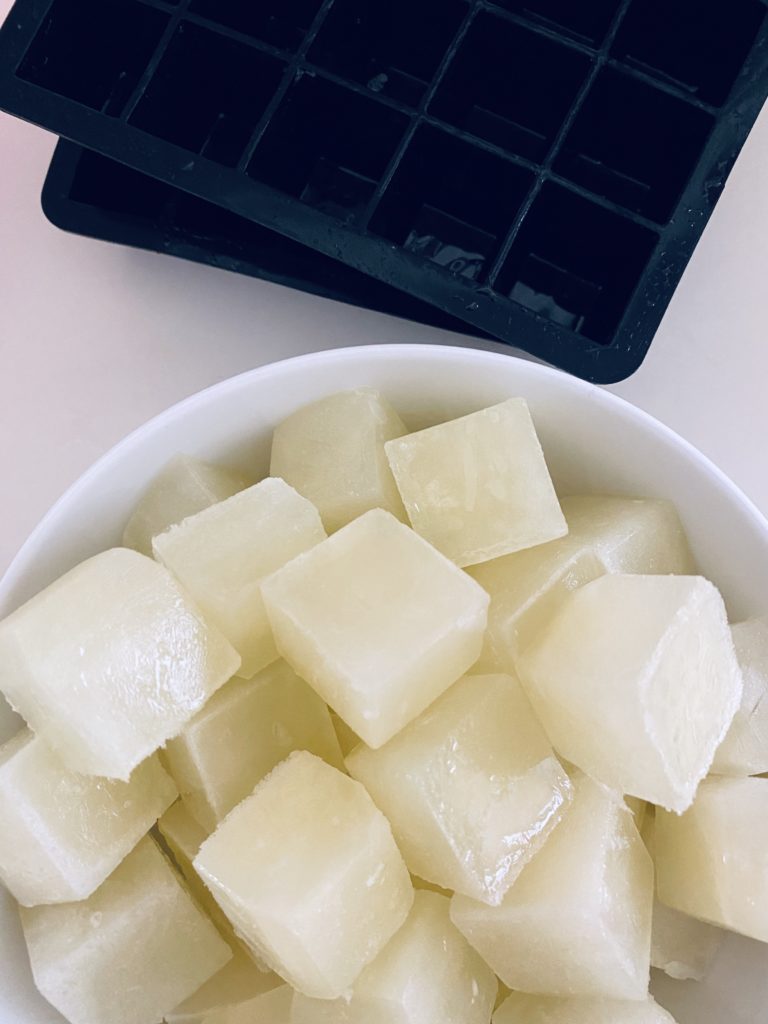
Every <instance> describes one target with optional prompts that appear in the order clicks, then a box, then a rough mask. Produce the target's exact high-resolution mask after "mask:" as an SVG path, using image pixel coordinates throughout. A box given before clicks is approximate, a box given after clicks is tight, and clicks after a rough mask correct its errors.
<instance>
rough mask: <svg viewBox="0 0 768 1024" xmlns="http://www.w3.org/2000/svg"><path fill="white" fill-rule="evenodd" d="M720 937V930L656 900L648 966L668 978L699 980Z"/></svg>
mask: <svg viewBox="0 0 768 1024" xmlns="http://www.w3.org/2000/svg"><path fill="white" fill-rule="evenodd" d="M724 938H725V932H724V931H722V929H720V928H715V927H714V926H713V925H711V924H706V923H705V922H704V921H697V920H696V919H695V918H693V917H690V916H689V915H688V914H682V913H681V912H680V911H679V910H674V909H673V908H672V907H667V906H665V905H664V904H663V903H661V902H660V901H659V900H656V901H655V902H654V904H653V927H652V929H651V967H656V968H658V970H660V971H664V973H665V974H668V975H669V977H670V978H675V979H676V980H677V981H684V980H686V979H692V980H694V981H701V980H702V979H703V978H704V976H705V975H706V973H707V971H708V970H709V967H710V965H711V963H712V961H713V960H714V958H715V954H716V953H717V951H718V949H719V948H720V946H721V944H722V942H723V939H724Z"/></svg>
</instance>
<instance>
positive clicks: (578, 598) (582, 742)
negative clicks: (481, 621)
mask: <svg viewBox="0 0 768 1024" xmlns="http://www.w3.org/2000/svg"><path fill="white" fill-rule="evenodd" d="M519 670H520V679H521V681H522V683H523V685H524V686H525V689H526V691H527V693H528V696H529V697H530V699H531V703H532V704H533V706H534V710H535V711H536V712H537V713H538V716H539V718H540V719H541V722H542V724H543V726H544V728H545V729H546V730H547V733H548V735H549V737H550V739H551V740H552V743H553V745H554V747H555V749H556V750H557V751H558V753H559V754H561V755H562V756H563V757H565V758H567V759H568V760H569V761H572V762H573V763H574V764H576V765H578V767H579V768H581V769H582V770H584V771H586V772H589V773H590V774H591V775H593V776H594V777H595V778H598V779H600V780H601V781H602V782H604V783H606V784H607V785H610V786H612V787H613V788H615V789H617V790H618V791H619V792H622V793H627V794H629V795H631V796H636V797H641V798H642V799H644V800H648V801H649V802H651V803H655V804H659V805H661V806H663V807H666V808H669V809H670V810H675V811H684V810H685V809H686V807H689V806H690V804H691V802H692V801H693V798H694V796H695V793H696V787H697V786H698V784H699V782H700V781H701V779H702V778H703V777H704V776H705V775H706V774H707V771H708V770H709V767H710V765H711V764H712V759H713V757H714V754H715V750H716V749H717V746H718V744H719V743H720V742H721V741H722V739H723V737H724V736H725V733H726V731H727V730H728V727H729V726H730V724H731V721H732V719H733V716H734V714H735V712H736V709H737V708H738V706H739V702H740V700H741V688H742V684H741V671H740V669H739V666H738V663H737V661H736V656H735V653H734V649H733V643H732V640H731V634H730V630H729V629H728V623H727V619H726V614H725V607H724V605H723V601H722V598H721V597H720V594H719V593H718V591H717V590H716V588H715V587H714V586H713V585H712V584H711V583H709V582H707V581H706V580H704V579H703V578H701V577H698V576H630V575H621V574H618V575H609V576H602V577H600V578H599V579H597V580H594V581H593V582H592V583H588V584H587V585H586V586H584V587H581V588H580V589H579V590H576V591H574V592H573V593H572V594H570V595H569V596H568V598H567V599H566V600H565V601H564V602H563V604H562V606H561V608H560V609H559V611H558V612H557V613H556V614H555V616H554V618H553V619H552V620H551V622H550V623H549V624H548V626H547V628H546V629H545V630H544V631H543V633H542V634H541V635H540V636H539V637H538V638H537V639H536V640H535V641H534V642H533V643H532V644H531V646H530V647H528V649H527V650H526V651H525V653H524V654H523V655H522V657H521V658H520V659H519Z"/></svg>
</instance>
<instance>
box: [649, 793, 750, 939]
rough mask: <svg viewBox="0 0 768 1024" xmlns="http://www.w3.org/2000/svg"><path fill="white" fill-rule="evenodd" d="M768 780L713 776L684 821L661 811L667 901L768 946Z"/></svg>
mask: <svg viewBox="0 0 768 1024" xmlns="http://www.w3.org/2000/svg"><path fill="white" fill-rule="evenodd" d="M766 822H768V779H725V778H715V777H712V778H709V779H706V780H705V781H704V782H702V784H701V786H700V787H699V792H698V793H697V795H696V800H695V802H694V804H693V806H692V807H691V808H690V809H689V810H688V811H686V813H685V814H683V815H682V816H680V817H678V816H677V815H674V814H668V813H665V812H663V811H658V812H657V814H656V829H655V834H654V843H655V850H654V856H655V861H656V886H657V890H658V895H659V899H660V900H661V901H662V903H666V904H667V905H668V906H670V907H674V908H675V909H676V910H680V911H682V913H684V914H690V915H691V917H696V918H699V919H700V920H702V921H707V922H709V923H710V924H715V925H719V926H720V927H722V928H728V929H730V931H734V932H740V933H741V934H742V935H747V936H749V937H750V938H753V939H757V940H758V941H759V942H768V910H766V908H767V907H768V866H767V864H766V855H765V851H766V847H767V846H768V826H766Z"/></svg>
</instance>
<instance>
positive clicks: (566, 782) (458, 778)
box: [347, 675, 573, 905]
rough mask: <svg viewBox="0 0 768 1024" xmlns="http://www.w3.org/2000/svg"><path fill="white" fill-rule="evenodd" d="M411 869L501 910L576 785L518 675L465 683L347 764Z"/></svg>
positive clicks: (467, 679)
mask: <svg viewBox="0 0 768 1024" xmlns="http://www.w3.org/2000/svg"><path fill="white" fill-rule="evenodd" d="M347 768H348V770H349V772H350V774H351V775H352V777H353V778H355V779H358V780H359V781H360V782H362V783H363V785H364V786H365V788H366V789H367V790H368V792H369V793H370V794H371V796H372V797H373V799H374V800H375V802H376V805H377V807H379V808H380V809H381V810H382V811H383V812H384V814H385V815H386V816H387V818H388V819H389V822H390V824H391V825H392V830H393V832H394V836H395V841H396V842H397V845H398V847H399V848H400V850H401V852H402V854H403V857H404V858H405V862H406V864H407V865H408V867H409V868H410V870H411V871H412V872H413V873H414V874H416V875H418V876H420V877H421V878H425V879H427V880H429V881H431V882H434V883H436V884H437V885H440V886H442V887H443V888H445V889H451V890H454V891H456V892H461V893H464V894H465V895H466V896H472V897H474V898H475V899H478V900H482V901H483V902H485V903H490V904H492V905H498V904H499V903H501V901H502V899H503V898H504V895H505V893H506V892H507V890H508V889H509V887H510V886H511V885H512V883H513V882H514V880H515V879H516V878H517V876H518V875H519V874H520V872H521V871H522V870H523V868H524V867H525V865H526V864H527V863H528V861H529V860H530V859H531V857H533V856H534V855H535V854H536V853H537V852H538V850H539V849H541V847H542V845H543V844H544V843H545V842H546V840H547V839H548V838H549V835H550V833H551V832H552V830H553V829H554V828H555V826H557V825H558V824H559V822H560V821H561V819H562V817H563V814H564V813H567V808H568V805H569V803H570V800H571V795H572V788H573V787H572V785H571V781H570V779H569V778H568V776H567V775H566V774H565V771H564V770H563V768H562V767H561V765H560V763H559V762H558V760H557V758H556V757H555V756H554V753H553V751H552V747H551V745H550V743H549V740H548V739H547V737H546V735H545V734H544V730H543V729H542V728H541V726H540V725H539V723H538V721H537V720H536V718H535V717H534V714H533V711H532V710H531V706H530V704H529V703H528V699H527V697H526V696H525V694H524V693H523V691H522V689H521V687H520V684H519V683H518V681H517V680H516V679H514V678H512V676H506V675H488V676H480V675H479V676H466V677H465V678H464V679H462V680H460V681H459V682H458V683H456V684H455V685H454V686H452V687H451V688H450V690H448V692H447V693H445V694H443V696H442V697H440V698H439V699H438V700H437V701H435V703H434V704H433V705H432V706H431V707H429V708H428V709H427V710H426V711H425V712H424V714H422V715H421V716H420V717H419V718H417V719H416V720H415V721H414V722H411V724H410V725H408V726H406V728H405V729H403V730H402V732H400V733H398V735H397V736H395V737H394V738H393V739H391V740H390V741H389V743H386V744H385V745H384V746H383V747H381V748H380V749H379V750H370V749H369V748H367V747H365V746H363V745H361V746H359V747H357V748H356V749H355V750H354V751H353V752H352V754H350V755H349V756H348V757H347Z"/></svg>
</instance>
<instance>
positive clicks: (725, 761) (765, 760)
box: [712, 617, 768, 776]
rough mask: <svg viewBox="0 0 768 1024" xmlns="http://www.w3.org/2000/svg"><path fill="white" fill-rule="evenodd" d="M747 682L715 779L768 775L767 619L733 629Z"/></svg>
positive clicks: (716, 762)
mask: <svg viewBox="0 0 768 1024" xmlns="http://www.w3.org/2000/svg"><path fill="white" fill-rule="evenodd" d="M731 635H732V637H733V645H734V647H735V649H736V657H737V658H738V661H739V666H740V668H741V675H742V678H743V680H744V692H743V695H742V698H741V706H740V707H739V710H738V711H737V712H736V716H735V717H734V719H733V723H732V725H731V728H730V729H729V730H728V734H727V735H726V737H725V739H724V740H723V742H722V743H721V744H720V746H719V747H718V748H717V753H716V754H715V760H714V763H713V765H712V772H713V773H714V774H715V775H736V776H739V775H762V774H763V773H764V772H768V617H763V618H760V619H749V620H748V621H747V622H739V623H738V624H737V625H735V626H733V628H732V629H731Z"/></svg>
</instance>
